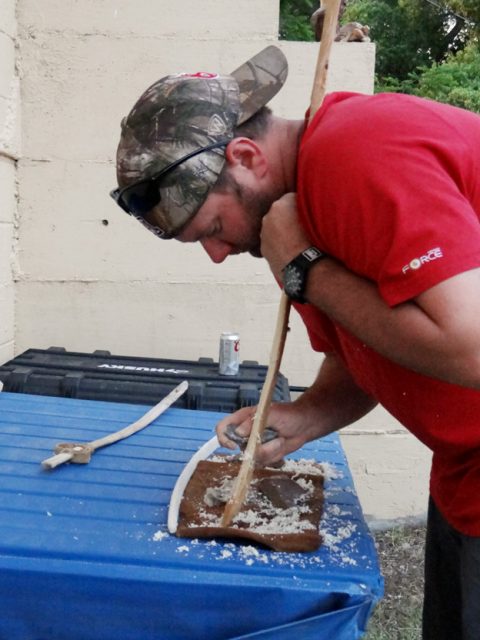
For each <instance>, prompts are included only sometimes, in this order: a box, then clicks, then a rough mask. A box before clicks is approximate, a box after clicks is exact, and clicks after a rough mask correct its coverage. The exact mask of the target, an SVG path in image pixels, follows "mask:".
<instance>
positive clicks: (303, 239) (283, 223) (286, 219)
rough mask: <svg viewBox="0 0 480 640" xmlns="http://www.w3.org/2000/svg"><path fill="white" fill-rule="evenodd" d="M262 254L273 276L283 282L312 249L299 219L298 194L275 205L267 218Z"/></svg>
mask: <svg viewBox="0 0 480 640" xmlns="http://www.w3.org/2000/svg"><path fill="white" fill-rule="evenodd" d="M261 242H262V245H261V251H262V256H263V257H264V258H266V260H267V261H268V264H269V265H270V269H271V270H272V273H273V275H274V276H275V277H276V278H277V280H279V281H280V282H281V281H282V269H283V268H284V267H285V266H286V265H287V264H288V263H289V262H290V261H291V260H293V259H294V258H295V257H296V256H298V254H299V253H301V252H302V251H303V250H304V249H308V247H309V246H310V245H311V242H310V240H309V239H308V237H307V235H306V234H305V232H304V231H303V229H302V227H301V225H300V223H299V221H298V215H297V199H296V194H295V193H287V194H285V195H284V196H282V197H281V198H280V199H279V200H277V201H276V202H274V203H273V205H272V206H271V208H270V211H269V212H268V213H267V215H266V216H265V217H264V218H263V224H262V232H261Z"/></svg>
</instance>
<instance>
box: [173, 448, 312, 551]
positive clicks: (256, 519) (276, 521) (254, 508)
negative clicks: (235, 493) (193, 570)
mask: <svg viewBox="0 0 480 640" xmlns="http://www.w3.org/2000/svg"><path fill="white" fill-rule="evenodd" d="M303 462H307V464H302V461H298V462H297V461H293V460H288V461H287V462H286V463H285V465H284V468H279V469H274V468H269V467H262V468H257V469H255V470H254V473H253V478H252V481H251V483H250V488H249V491H248V495H247V497H246V499H245V502H244V504H243V506H242V509H241V511H240V512H239V513H238V515H237V516H236V517H235V518H234V519H233V521H232V522H231V524H230V525H229V526H228V527H222V526H221V519H222V515H223V512H224V509H225V502H226V501H227V500H228V499H229V497H230V495H231V490H232V486H233V483H234V481H235V479H236V477H237V475H238V472H239V469H240V461H239V460H230V459H228V458H225V461H223V460H222V461H213V460H202V461H201V462H199V463H198V465H197V468H196V469H195V472H194V473H193V475H192V477H191V478H190V481H189V483H188V485H187V487H186V489H185V492H184V495H183V498H182V502H181V504H180V513H179V522H178V527H177V532H176V535H177V536H179V537H187V538H242V539H246V540H252V541H254V542H257V543H260V544H262V545H264V546H266V547H270V548H271V549H273V550H275V551H290V552H298V551H314V550H315V549H317V548H318V547H319V546H320V543H321V541H322V538H321V535H320V532H319V524H320V518H321V515H322V509H323V474H322V470H321V466H320V465H317V464H316V463H313V462H311V461H303Z"/></svg>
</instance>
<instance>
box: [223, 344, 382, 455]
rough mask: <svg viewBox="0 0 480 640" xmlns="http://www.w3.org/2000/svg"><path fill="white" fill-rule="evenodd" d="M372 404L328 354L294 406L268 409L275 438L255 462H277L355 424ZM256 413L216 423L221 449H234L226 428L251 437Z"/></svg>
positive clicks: (239, 414)
mask: <svg viewBox="0 0 480 640" xmlns="http://www.w3.org/2000/svg"><path fill="white" fill-rule="evenodd" d="M375 404H376V402H375V401H374V400H372V398H370V396H367V395H366V394H365V393H364V392H363V391H362V390H361V389H359V388H358V387H357V386H356V384H355V382H354V381H353V379H352V378H351V376H350V374H349V372H348V371H347V369H346V368H345V366H344V365H343V363H342V362H341V360H340V359H339V358H338V356H336V355H335V354H333V353H332V354H328V355H327V356H326V357H325V359H324V361H323V363H322V366H321V368H320V371H319V374H318V376H317V379H316V380H315V382H314V383H313V384H312V386H311V387H310V388H309V389H307V390H306V391H305V393H303V395H301V396H300V397H299V398H297V399H296V400H295V401H294V402H288V403H273V404H272V405H271V406H270V411H269V414H268V419H267V424H268V426H269V427H271V428H272V429H275V431H277V432H278V437H277V438H275V439H274V440H271V441H270V442H267V443H266V444H263V445H261V446H259V447H258V450H257V458H256V461H257V463H259V464H264V465H265V464H273V463H275V462H278V461H279V460H281V459H282V458H284V457H285V456H286V455H287V454H289V453H292V451H296V450H297V449H299V448H300V447H301V446H303V445H304V444H305V443H306V442H310V441H311V440H315V439H317V438H321V437H323V436H326V435H328V434H329V433H331V432H332V431H336V430H337V429H341V428H342V427H345V426H346V425H348V424H350V423H351V422H355V420H358V419H359V418H361V417H362V416H364V415H365V414H366V413H368V412H369V411H370V410H371V409H373V407H374V406H375ZM256 409H257V408H256V407H244V408H243V409H240V410H239V411H236V412H235V413H233V414H232V415H230V416H227V417H226V418H224V419H223V420H221V421H220V422H219V423H218V425H217V436H218V439H219V441H220V444H221V445H222V446H224V447H227V448H228V449H235V448H236V444H235V443H234V442H233V441H232V440H230V439H229V438H228V436H227V435H226V433H225V432H226V430H227V427H228V425H229V424H233V425H235V426H236V432H237V434H238V435H240V436H248V435H249V434H250V431H251V429H252V424H253V419H254V416H255V411H256Z"/></svg>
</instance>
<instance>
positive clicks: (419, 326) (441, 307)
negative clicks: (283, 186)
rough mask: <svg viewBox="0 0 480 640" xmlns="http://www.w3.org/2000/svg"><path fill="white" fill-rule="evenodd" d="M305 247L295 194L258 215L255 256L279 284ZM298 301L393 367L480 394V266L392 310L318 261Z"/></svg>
mask: <svg viewBox="0 0 480 640" xmlns="http://www.w3.org/2000/svg"><path fill="white" fill-rule="evenodd" d="M292 196H293V197H292ZM293 230H295V231H293ZM309 245H310V242H309V240H308V238H307V237H306V236H305V235H304V233H303V231H302V230H301V228H300V225H299V223H298V219H297V215H296V208H295V198H294V194H287V196H284V197H283V198H281V199H280V200H279V201H277V202H276V203H275V204H274V205H273V207H272V209H271V210H270V213H269V214H268V215H267V216H266V217H265V218H264V224H263V228H262V254H263V255H264V257H265V258H266V259H267V260H268V262H269V264H270V268H271V269H272V271H273V273H274V274H275V275H276V277H277V278H279V279H280V281H281V279H282V268H283V267H284V266H285V265H286V264H287V263H288V262H289V261H290V260H291V259H293V257H295V256H296V255H298V253H300V252H301V251H302V250H303V249H305V248H307V247H308V246H309ZM305 297H306V299H307V300H308V301H309V302H310V303H312V304H313V305H315V306H316V307H317V308H318V309H320V310H321V311H323V312H324V313H325V314H326V315H327V316H329V317H330V318H331V319H332V320H334V321H335V322H337V323H338V324H340V325H342V326H343V327H344V328H345V329H347V331H349V332H350V333H352V334H353V335H355V336H356V337H357V338H358V339H359V340H361V341H362V342H364V343H365V344H366V345H367V346H369V347H371V348H372V349H374V350H375V351H377V352H378V353H380V354H381V355H383V356H384V357H386V358H388V359H390V360H392V361H393V362H396V363H397V364H400V365H402V366H404V367H406V368H408V369H412V370H413V371H416V372H417V373H422V374H424V375H428V376H431V377H434V378H438V379H440V380H444V381H446V382H451V383H454V384H459V385H462V386H465V387H471V388H474V389H480V322H479V318H480V269H473V270H471V271H466V272H464V273H461V274H458V275H457V276H454V277H452V278H449V279H448V280H445V281H443V282H441V283H439V284H438V285H436V286H434V287H432V288H430V289H428V290H427V291H425V292H424V293H422V294H421V295H419V296H418V297H417V298H415V299H414V300H412V301H409V302H406V303H403V304H399V305H397V306H395V307H393V308H392V307H389V306H388V305H387V304H386V303H385V302H384V300H383V299H382V298H381V296H380V294H379V292H378V289H377V287H376V286H375V284H374V283H372V282H370V281H368V280H366V279H365V278H362V277H360V276H357V275H356V274H354V273H353V272H351V271H349V270H348V269H346V268H345V267H344V266H343V265H342V264H340V263H339V262H337V261H335V260H333V259H331V258H325V259H324V260H321V261H320V262H318V263H317V264H315V265H314V266H313V267H312V269H311V271H310V273H309V277H308V282H307V288H306V292H305Z"/></svg>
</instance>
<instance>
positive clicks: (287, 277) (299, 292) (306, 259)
mask: <svg viewBox="0 0 480 640" xmlns="http://www.w3.org/2000/svg"><path fill="white" fill-rule="evenodd" d="M326 257H327V255H326V254H325V253H322V251H320V249H317V247H309V248H308V249H305V251H302V253H300V254H299V255H298V256H297V257H296V258H294V259H293V260H292V261H291V262H289V263H288V264H287V266H286V267H285V268H284V269H283V290H284V291H285V293H286V294H287V296H288V297H289V298H290V300H293V302H299V303H300V304H304V303H305V302H307V301H306V300H305V298H304V297H303V294H304V292H305V288H306V286H307V275H308V271H309V269H310V267H312V265H314V264H315V263H316V262H318V261H319V260H321V259H322V258H326Z"/></svg>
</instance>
